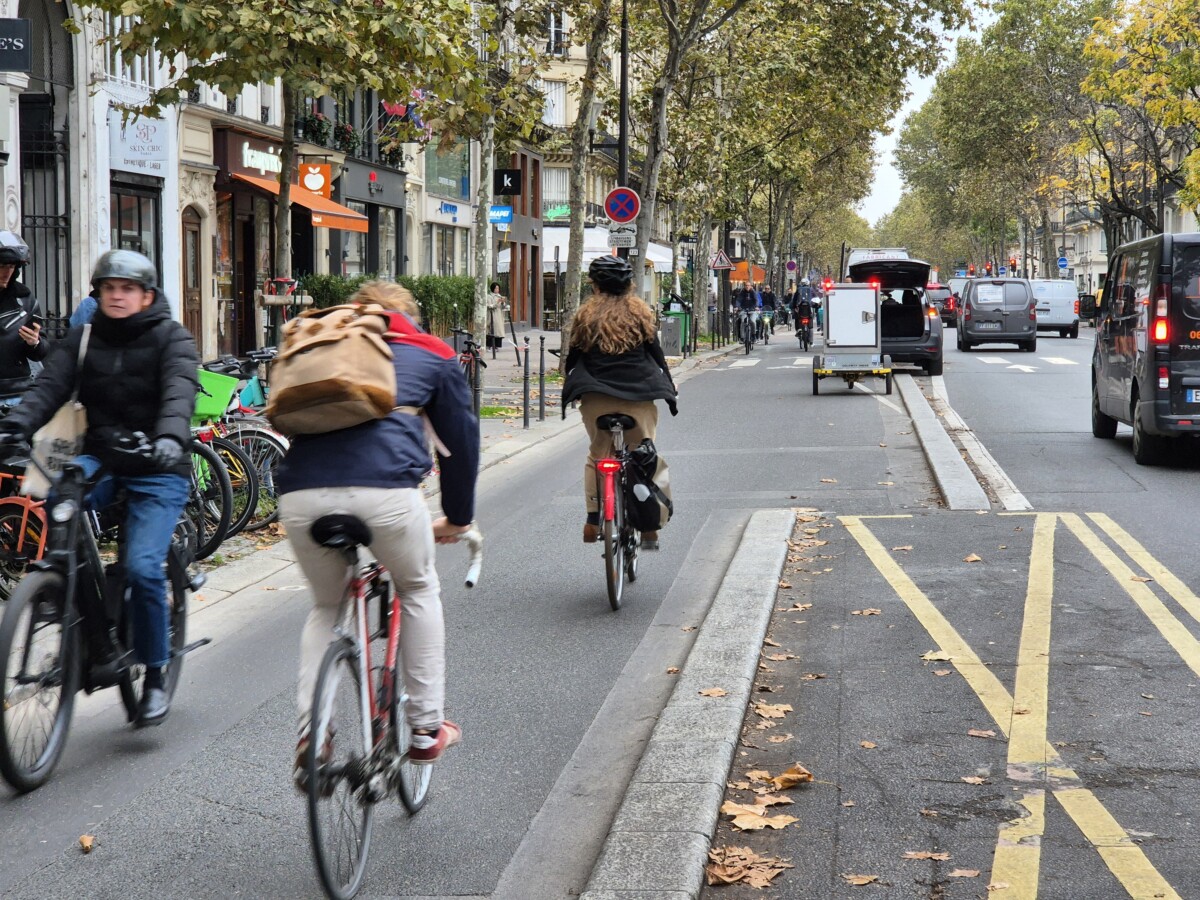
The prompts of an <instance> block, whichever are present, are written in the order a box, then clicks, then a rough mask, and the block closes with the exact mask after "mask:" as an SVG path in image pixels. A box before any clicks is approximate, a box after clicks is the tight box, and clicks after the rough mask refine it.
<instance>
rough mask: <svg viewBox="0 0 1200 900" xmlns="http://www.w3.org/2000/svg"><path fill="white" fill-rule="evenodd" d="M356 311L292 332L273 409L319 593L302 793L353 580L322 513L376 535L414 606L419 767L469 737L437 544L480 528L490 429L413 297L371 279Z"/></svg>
mask: <svg viewBox="0 0 1200 900" xmlns="http://www.w3.org/2000/svg"><path fill="white" fill-rule="evenodd" d="M350 303H351V305H350V306H343V307H334V308H332V309H329V310H321V311H314V313H312V314H306V315H305V316H302V317H300V318H298V319H295V320H293V322H292V323H290V324H289V326H288V333H287V336H286V338H285V341H284V344H283V346H282V347H281V350H280V354H279V357H278V358H277V361H276V363H275V368H274V369H273V370H272V376H271V390H272V397H271V406H270V407H268V409H267V415H268V416H269V417H270V418H271V420H272V422H273V423H275V425H276V427H280V428H282V429H283V430H285V431H287V432H289V433H290V434H291V435H293V437H292V444H291V449H290V450H289V451H288V453H287V456H286V457H285V458H284V460H283V462H282V463H281V465H280V469H279V473H278V476H277V485H278V490H279V494H280V501H279V508H280V520H281V521H282V522H283V524H284V526H285V527H286V529H287V534H288V539H289V540H290V541H291V542H292V545H293V546H294V547H295V550H296V559H297V562H298V563H299V565H300V569H301V571H302V572H303V573H304V577H305V578H306V579H307V580H308V582H309V583H310V585H311V586H312V596H313V608H312V612H310V613H309V616H308V621H307V622H306V623H305V626H304V633H303V635H302V637H301V645H300V674H299V684H298V685H297V712H298V720H299V721H298V724H299V741H298V744H297V747H296V762H295V768H294V778H295V779H296V780H297V783H298V785H299V786H301V787H303V783H302V779H303V777H304V772H305V756H306V754H307V752H308V743H309V723H310V718H311V706H312V698H313V688H314V682H315V680H316V675H317V668H318V666H319V665H320V663H321V659H322V657H323V655H324V653H325V649H326V647H327V646H328V645H329V643H330V642H331V641H332V640H333V639H334V636H335V635H334V628H335V626H336V625H337V624H338V622H339V621H340V619H341V617H342V615H343V612H344V610H343V609H342V606H343V599H344V596H345V588H346V585H347V583H348V581H349V577H350V571H349V569H348V567H347V564H346V559H345V557H344V555H343V554H342V553H341V552H340V551H338V550H337V549H334V548H331V547H328V546H322V545H321V544H320V543H318V542H317V541H316V540H315V539H314V538H313V536H312V534H310V529H311V527H312V525H313V523H314V522H315V521H316V520H318V519H320V518H321V517H323V516H328V515H345V516H353V517H354V518H356V519H358V520H360V521H361V523H362V524H363V525H365V527H366V531H367V532H368V533H369V536H370V540H369V541H368V542H367V543H368V545H369V547H370V550H371V553H372V554H373V555H374V556H375V558H376V559H378V560H379V562H380V563H381V564H382V565H383V566H384V567H385V568H386V569H387V570H388V572H389V573H390V574H391V577H392V580H393V583H394V585H395V589H396V592H397V594H398V595H399V596H400V597H401V598H402V621H403V627H402V629H401V635H400V639H401V654H400V655H401V660H402V663H403V668H404V681H405V686H406V688H407V693H408V695H409V702H408V704H407V713H408V726H409V728H410V729H411V731H412V745H411V749H410V751H409V758H410V760H411V761H412V762H414V763H417V764H429V763H432V762H434V761H435V760H437V759H438V758H439V757H440V756H441V754H442V752H443V751H444V750H446V749H447V748H448V747H451V746H453V745H454V744H457V743H458V741H459V739H460V737H461V735H462V731H461V729H460V728H459V727H458V725H456V724H454V723H453V722H450V721H448V720H447V719H446V718H445V716H444V701H445V631H444V625H443V619H442V604H441V589H440V586H439V583H438V576H437V572H436V570H435V569H434V543H435V542H437V543H453V542H455V541H457V540H458V539H459V537H460V536H461V535H463V534H465V533H466V532H467V530H468V528H469V526H470V524H471V522H472V520H473V518H474V514H475V477H476V472H477V470H478V466H479V423H478V420H477V419H476V418H475V416H474V415H473V413H472V411H471V395H470V392H469V390H468V388H467V384H466V381H465V380H464V379H463V377H462V372H461V371H460V370H459V368H458V361H457V357H456V356H455V354H454V352H453V350H451V349H450V348H449V347H448V346H447V345H446V344H445V343H444V342H443V341H441V340H439V339H438V338H436V337H433V336H431V335H429V334H426V333H425V332H424V331H423V330H421V328H420V326H419V325H418V324H417V319H418V312H417V305H416V301H415V300H414V299H413V296H412V294H411V293H410V292H409V291H408V290H407V289H405V288H404V287H401V286H400V285H397V284H392V283H388V282H379V281H376V282H370V283H368V284H365V285H363V286H362V287H361V288H360V289H359V291H358V292H357V293H356V294H355V295H354V296H353V297H352V298H351V299H350ZM335 334H337V335H338V336H339V337H334V335H335ZM289 367H290V368H291V371H289ZM389 376H390V377H389ZM339 391H340V392H341V393H340V394H339V393H338V392H339ZM430 426H432V428H430ZM430 430H432V431H433V432H434V433H435V434H436V436H437V438H438V439H439V440H438V445H439V449H438V463H439V467H440V471H441V504H442V510H443V512H444V515H443V516H442V517H440V518H438V519H436V520H433V521H431V519H430V514H429V511H428V508H427V506H426V504H425V497H424V494H423V493H422V491H421V482H422V480H423V479H424V478H425V475H426V473H427V472H428V471H429V469H430V467H431V465H432V460H431V458H430V451H429V449H428V448H429V431H430Z"/></svg>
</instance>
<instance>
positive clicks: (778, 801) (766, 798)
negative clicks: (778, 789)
mask: <svg viewBox="0 0 1200 900" xmlns="http://www.w3.org/2000/svg"><path fill="white" fill-rule="evenodd" d="M795 802H796V801H795V800H793V799H792V798H791V797H785V796H783V795H782V794H760V795H759V796H757V797H755V798H754V805H755V806H783V805H784V804H787V803H795Z"/></svg>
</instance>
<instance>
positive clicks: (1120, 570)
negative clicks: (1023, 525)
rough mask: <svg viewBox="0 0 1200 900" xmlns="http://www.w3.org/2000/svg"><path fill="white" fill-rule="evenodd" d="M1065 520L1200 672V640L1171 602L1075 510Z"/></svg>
mask: <svg viewBox="0 0 1200 900" xmlns="http://www.w3.org/2000/svg"><path fill="white" fill-rule="evenodd" d="M1062 521H1063V524H1064V525H1066V526H1067V528H1069V529H1070V530H1071V532H1072V533H1073V534H1074V535H1075V537H1077V538H1079V542H1080V543H1081V544H1083V546H1084V547H1086V548H1087V549H1088V550H1089V551H1091V554H1092V556H1094V557H1096V560H1097V561H1098V562H1099V563H1100V565H1102V566H1104V568H1106V569H1107V570H1108V573H1109V574H1110V575H1112V577H1113V580H1114V581H1115V582H1116V583H1117V584H1118V585H1120V586H1121V588H1123V589H1124V591H1125V593H1127V594H1128V595H1129V596H1130V597H1131V598H1133V602H1134V603H1136V604H1137V605H1138V607H1139V608H1140V609H1141V610H1142V612H1144V613H1145V614H1146V618H1147V619H1149V620H1150V622H1151V623H1152V624H1153V625H1154V627H1155V628H1157V629H1158V631H1159V634H1161V635H1162V636H1163V637H1164V638H1166V639H1167V643H1168V644H1170V645H1171V646H1172V647H1173V648H1175V652H1176V653H1178V654H1179V657H1180V658H1181V659H1182V660H1183V661H1184V662H1185V663H1187V666H1188V668H1189V669H1191V670H1192V671H1193V672H1195V673H1196V674H1197V675H1200V641H1197V640H1196V638H1195V637H1193V636H1192V633H1191V632H1190V631H1188V630H1187V628H1186V627H1185V626H1184V624H1183V623H1182V622H1180V621H1179V619H1178V618H1176V616H1175V614H1174V613H1172V612H1171V611H1170V610H1169V609H1167V605H1166V604H1165V603H1163V602H1162V601H1161V600H1159V599H1158V597H1157V596H1155V594H1154V591H1152V590H1150V588H1149V587H1147V586H1146V585H1145V584H1144V583H1143V582H1140V581H1136V580H1135V579H1136V578H1137V577H1138V576H1137V574H1136V573H1135V572H1134V571H1133V569H1131V568H1129V566H1127V565H1125V562H1124V561H1123V560H1122V559H1121V558H1120V557H1118V556H1117V554H1116V553H1114V552H1113V551H1112V550H1111V549H1110V548H1109V546H1108V545H1107V544H1105V543H1104V542H1103V541H1102V540H1100V538H1099V536H1097V534H1096V533H1095V532H1094V531H1092V530H1091V529H1090V528H1088V526H1087V525H1086V524H1084V521H1083V519H1081V518H1079V516H1077V515H1075V514H1074V513H1064V514H1063V515H1062Z"/></svg>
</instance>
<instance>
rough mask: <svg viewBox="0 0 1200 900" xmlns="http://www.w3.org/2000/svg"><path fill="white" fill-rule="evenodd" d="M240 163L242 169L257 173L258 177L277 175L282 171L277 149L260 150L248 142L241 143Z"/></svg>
mask: <svg viewBox="0 0 1200 900" xmlns="http://www.w3.org/2000/svg"><path fill="white" fill-rule="evenodd" d="M255 143H257V142H255ZM241 162H242V168H243V169H245V170H247V171H255V172H258V173H259V174H260V175H268V174H270V175H278V174H279V173H280V172H282V171H283V163H282V162H280V161H279V150H278V149H277V148H275V147H270V148H268V149H266V150H261V149H259V148H258V147H255V146H254V145H253V144H251V143H250V141H242V158H241Z"/></svg>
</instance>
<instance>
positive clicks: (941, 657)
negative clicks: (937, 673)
mask: <svg viewBox="0 0 1200 900" xmlns="http://www.w3.org/2000/svg"><path fill="white" fill-rule="evenodd" d="M921 659H925V660H929V661H930V662H950V660H952V659H954V657H953V656H951V655H950V654H949V653H947V652H946V651H945V650H930V651H929V652H928V653H922V654H921Z"/></svg>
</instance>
